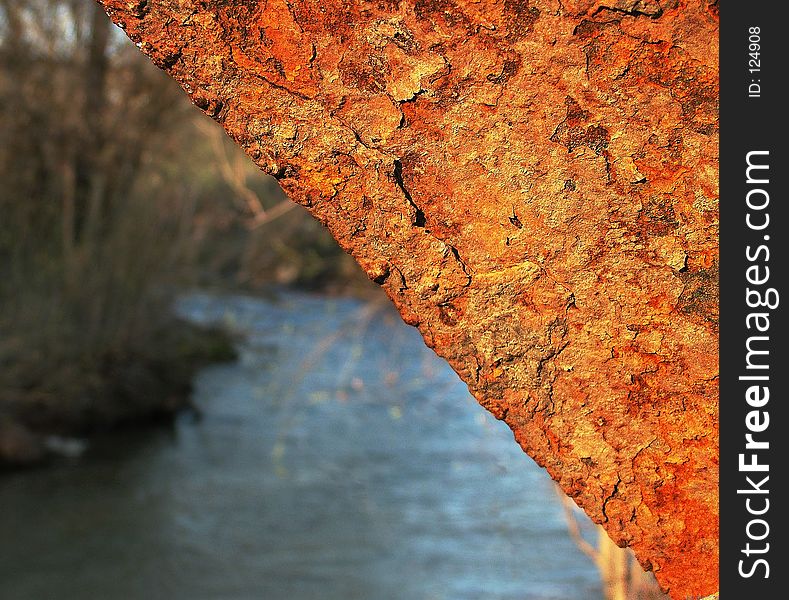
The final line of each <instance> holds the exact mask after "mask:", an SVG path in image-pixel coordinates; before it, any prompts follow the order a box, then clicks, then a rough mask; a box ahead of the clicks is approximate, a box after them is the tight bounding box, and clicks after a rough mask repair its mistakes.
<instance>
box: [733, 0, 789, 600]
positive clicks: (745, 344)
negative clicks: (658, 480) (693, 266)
mask: <svg viewBox="0 0 789 600" xmlns="http://www.w3.org/2000/svg"><path fill="white" fill-rule="evenodd" d="M781 6H782V5H781V4H779V3H778V2H774V3H771V2H766V1H764V0H761V1H755V2H744V3H743V2H739V3H734V2H729V3H727V4H726V5H725V6H721V10H720V36H721V37H720V61H721V62H720V86H721V87H720V98H721V112H720V134H721V146H720V149H721V155H720V172H721V175H720V182H721V200H720V215H721V233H720V236H721V237H720V264H721V269H720V293H721V295H720V308H721V312H720V367H721V377H720V423H721V433H720V444H721V453H720V456H721V464H720V476H721V484H720V524H721V546H720V550H721V555H720V569H721V598H723V600H740V599H743V600H748V599H750V598H781V597H786V593H787V592H786V591H785V590H786V589H787V588H789V582H787V581H786V571H787V567H786V566H785V565H784V564H783V560H782V558H783V556H785V552H786V547H785V545H784V544H785V543H786V542H789V538H787V531H786V519H785V517H784V514H785V513H784V511H785V510H786V508H787V497H786V496H787V495H786V493H784V492H783V491H782V490H785V489H786V488H787V486H786V482H785V481H784V480H783V478H784V476H785V473H784V466H783V463H784V461H787V460H789V452H787V441H788V440H789V431H785V428H786V426H787V404H788V403H789V397H788V396H787V389H786V388H787V386H786V379H787V377H788V376H789V365H788V364H787V362H786V360H785V356H786V351H785V348H784V345H785V344H786V343H787V336H786V333H787V326H786V325H787V319H786V316H785V315H786V311H787V307H786V306H784V304H789V295H784V293H786V294H789V289H787V287H786V285H785V282H786V281H787V265H788V264H789V253H788V252H787V246H788V245H789V235H788V234H787V233H786V232H784V227H785V225H786V224H787V223H788V221H787V217H786V204H787V202H789V196H787V194H786V179H787V178H789V173H787V170H786V167H787V162H786V159H787V153H786V144H785V142H784V143H783V144H782V143H781V142H782V139H784V138H785V137H786V122H785V120H784V119H783V116H782V112H786V109H784V111H781V110H780V109H779V107H781V106H784V107H785V106H787V99H786V98H784V97H783V89H784V87H785V85H784V84H785V79H786V75H787V68H786V63H785V59H786V55H785V52H784V49H783V46H784V44H786V43H787V41H789V35H788V34H787V33H786V28H785V26H784V25H783V23H782V21H783V19H782V18H781V16H780V14H779V12H777V9H778V8H779V7H781ZM749 163H750V165H751V166H752V168H751V169H750V171H748V167H749ZM768 219H769V222H768ZM768 270H769V271H768ZM768 276H769V277H768ZM749 348H750V351H751V353H750V356H749ZM764 351H767V352H769V354H766V353H764ZM768 393H769V399H766V396H767V394H768ZM768 419H769V423H767V420H768ZM748 435H750V436H751V437H750V438H748V437H747V436H748ZM749 443H750V445H751V447H750V448H749V447H748V444H749ZM764 444H769V448H766V447H764ZM765 478H767V479H765ZM760 513H761V514H760Z"/></svg>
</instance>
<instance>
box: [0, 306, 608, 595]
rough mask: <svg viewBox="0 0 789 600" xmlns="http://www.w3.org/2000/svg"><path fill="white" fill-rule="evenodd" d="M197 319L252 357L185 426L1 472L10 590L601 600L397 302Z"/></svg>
mask: <svg viewBox="0 0 789 600" xmlns="http://www.w3.org/2000/svg"><path fill="white" fill-rule="evenodd" d="M178 310H179V311H180V313H181V314H183V315H185V316H187V317H188V318H189V319H191V320H193V321H196V322H201V323H221V324H223V325H224V326H226V327H228V328H230V329H232V330H235V331H238V332H244V336H245V337H244V338H243V340H242V341H241V342H240V358H239V360H238V362H237V363H234V364H228V365H221V366H215V367H211V368H208V369H205V370H204V371H202V372H201V373H200V375H199V376H198V378H197V380H196V382H195V395H194V402H195V405H196V406H197V407H198V409H199V415H195V414H184V415H183V416H182V417H181V418H179V420H178V421H177V423H176V424H175V426H174V427H173V428H172V430H157V431H152V432H151V431H149V432H147V433H143V434H141V433H139V432H138V433H131V432H129V433H124V434H116V435H114V436H113V437H112V438H110V439H106V440H103V441H100V442H98V443H97V445H95V446H94V447H93V448H92V449H91V451H90V452H89V453H88V455H87V456H85V457H83V458H82V459H81V460H80V461H77V462H73V463H62V464H58V465H55V466H54V467H52V468H46V469H39V470H34V471H28V472H20V473H14V474H11V475H7V476H4V477H3V478H2V479H0V598H2V599H3V600H7V599H9V600H10V599H17V598H18V599H31V600H37V599H45V598H53V599H71V598H74V599H81V600H87V599H94V598H95V599H97V600H99V599H101V600H107V599H116V598H117V599H122V600H135V599H140V600H157V599H160V598H161V599H168V600H169V599H184V600H187V599H188V600H199V599H271V600H280V599H282V600H285V599H287V600H302V599H303V600H307V599H326V600H334V599H336V600H352V599H357V598H358V599H365V600H367V599H370V600H379V599H380V600H388V599H392V600H401V599H403V600H408V599H424V600H440V599H446V600H462V599H469V600H472V599H474V600H482V599H491V600H498V599H501V600H504V599H507V600H509V599H512V600H516V599H517V600H597V599H599V598H601V592H600V584H599V580H598V576H597V572H596V570H595V568H594V566H593V565H592V564H591V562H590V561H589V559H588V558H587V557H586V556H584V555H583V554H582V553H581V552H580V551H579V550H578V549H577V548H576V546H575V544H574V543H573V541H572V540H571V539H570V538H569V536H568V534H567V528H566V525H565V520H564V515H563V512H562V509H561V505H560V504H559V502H558V500H557V497H556V494H555V492H554V490H553V487H552V484H551V482H550V479H549V478H548V477H547V475H546V474H545V472H544V471H543V470H542V469H540V468H539V467H537V466H536V465H535V464H534V462H533V461H532V460H531V459H529V458H528V457H527V456H526V455H524V454H523V453H522V452H521V450H520V449H519V448H518V447H517V445H516V444H515V443H514V441H513V439H512V434H511V433H510V431H509V429H508V428H507V427H506V426H505V425H504V424H503V423H500V422H498V421H496V420H495V419H493V418H492V417H491V416H490V415H489V414H488V413H487V412H486V411H484V410H483V409H482V408H481V407H480V406H479V405H478V404H477V403H476V402H475V401H474V400H473V399H472V398H471V396H470V395H469V393H468V391H467V389H466V387H465V385H464V384H462V383H461V382H460V380H459V379H458V377H457V376H456V375H455V374H454V373H453V372H452V371H451V369H449V367H448V366H446V365H445V364H444V363H443V362H442V361H441V360H439V359H438V358H436V357H435V355H434V354H433V353H432V352H431V351H430V350H428V349H427V348H426V347H425V346H424V344H423V342H422V340H421V338H420V337H419V335H418V333H417V332H416V331H415V330H414V329H412V328H410V327H408V326H406V325H404V324H403V323H402V322H401V321H400V320H399V318H398V317H397V316H396V314H395V313H394V312H393V310H392V309H391V308H389V307H388V305H382V304H364V303H361V302H359V301H354V300H348V299H326V298H321V297H313V296H307V295H299V294H293V293H283V294H280V295H279V296H278V298H277V299H275V300H262V299H259V298H246V297H227V296H225V297H219V296H210V295H201V294H193V295H190V296H188V297H186V298H184V299H183V300H182V301H181V302H180V304H179V307H178Z"/></svg>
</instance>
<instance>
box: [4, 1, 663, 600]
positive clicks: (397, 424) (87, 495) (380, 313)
mask: <svg viewBox="0 0 789 600" xmlns="http://www.w3.org/2000/svg"><path fill="white" fill-rule="evenodd" d="M600 531H601V530H598V529H596V527H595V526H594V525H592V524H591V523H590V522H589V521H588V519H586V518H585V517H584V516H583V515H582V513H580V512H579V511H577V509H575V508H574V507H572V506H570V504H568V503H567V502H565V501H563V500H562V499H561V496H560V494H557V493H556V491H555V489H554V487H553V484H552V483H551V482H550V479H549V478H548V477H547V475H546V474H545V473H544V472H543V471H542V469H540V468H538V467H537V466H536V465H535V464H534V463H533V462H532V461H531V459H529V458H528V457H527V456H525V455H524V454H523V453H522V452H521V451H520V449H519V448H518V447H517V446H516V444H515V443H514V441H513V439H512V435H511V433H510V432H509V430H508V429H507V427H506V426H505V425H503V424H502V423H500V422H498V421H496V420H495V419H493V418H492V417H491V416H490V415H489V414H488V413H486V412H485V411H484V410H483V409H482V408H481V407H479V406H478V405H477V403H476V402H475V401H474V400H473V399H472V398H471V397H470V396H469V394H468V391H467V390H466V388H465V386H464V385H463V384H462V383H461V382H460V381H459V379H458V378H457V376H456V375H455V374H454V373H453V372H452V371H451V370H450V369H449V367H448V366H446V365H445V364H444V363H443V362H442V361H440V360H439V359H437V358H436V357H435V356H434V355H433V354H432V352H430V351H429V350H427V349H426V348H425V346H424V344H423V343H422V340H421V338H420V337H419V335H418V333H417V332H416V331H415V330H413V329H411V328H409V327H407V326H406V325H404V324H403V323H402V322H401V321H400V319H399V318H398V316H397V315H396V313H395V312H394V310H393V309H392V308H391V307H390V305H389V303H388V301H387V300H386V298H385V297H383V295H382V293H381V292H380V290H379V289H378V288H377V286H375V285H373V284H371V283H370V282H369V281H367V279H366V277H365V276H364V274H363V273H362V272H361V271H360V270H359V269H358V267H357V266H356V265H355V263H354V262H353V261H352V259H350V258H349V257H348V256H346V255H345V254H344V253H343V252H342V251H341V250H340V249H339V248H338V247H337V246H336V244H335V243H334V241H333V240H332V239H331V236H330V235H329V234H328V232H327V231H326V230H325V229H323V228H322V226H320V225H319V224H318V223H317V222H316V221H314V220H313V219H312V218H311V217H309V215H308V214H307V213H306V212H305V211H304V210H303V209H302V208H300V207H298V206H296V205H294V204H293V203H291V202H290V201H288V200H287V199H286V198H284V197H283V195H282V193H281V191H280V190H279V188H278V186H277V184H276V182H275V181H274V180H272V179H270V178H268V177H266V176H265V175H263V174H262V173H260V172H259V171H257V169H256V168H255V167H254V165H253V164H252V163H251V161H250V160H248V159H247V157H246V156H245V155H244V154H243V153H242V152H241V150H240V149H238V148H236V147H235V146H234V145H233V144H232V143H231V142H230V141H229V140H228V139H227V138H226V136H225V135H224V133H223V132H222V131H221V129H220V128H219V127H218V126H217V125H216V124H215V123H213V122H212V121H210V120H209V119H208V118H207V117H205V116H204V115H203V114H202V113H201V112H200V111H199V110H197V109H195V108H194V107H193V106H192V105H191V104H190V102H189V99H188V98H187V96H186V95H185V94H184V93H183V92H182V91H181V90H180V88H179V87H178V86H177V84H175V82H173V81H171V80H169V79H168V78H167V77H166V76H165V75H164V74H163V73H161V72H160V71H158V70H157V69H156V68H155V67H154V66H153V65H152V64H150V63H149V62H148V60H147V59H146V58H144V57H143V56H142V55H141V54H140V53H139V52H138V51H137V49H136V48H135V47H134V45H133V44H132V43H131V42H130V41H129V40H128V39H126V38H125V37H124V36H123V34H122V33H121V32H120V31H119V30H117V29H116V28H114V27H113V26H112V25H111V24H110V22H109V20H108V19H107V17H106V16H105V15H104V13H103V12H101V10H99V9H98V8H97V5H95V4H94V2H93V1H92V0H0V598H2V599H3V600H5V599H17V598H19V599H27V598H30V599H38V598H79V599H92V598H97V599H108V598H121V599H135V598H153V599H158V598H168V599H169V598H184V599H186V598H188V599H193V598H195V599H197V598H206V599H213V598H241V599H245V598H271V599H279V598H288V599H290V598H293V599H301V598H305V599H306V598H327V599H334V598H337V599H343V600H346V599H352V598H364V599H367V598H374V599H379V598H380V599H388V598H392V599H410V598H424V599H444V598H446V599H457V598H469V599H487V598H491V599H534V600H554V599H555V600H562V599H592V600H595V599H603V598H606V599H610V600H633V599H636V598H642V599H649V598H659V597H661V596H660V594H659V592H658V591H657V590H656V587H655V584H654V581H653V579H652V578H651V576H647V575H645V574H643V573H642V572H641V570H640V568H639V567H638V565H637V564H636V563H635V561H634V560H633V559H632V557H631V555H630V554H629V553H627V552H626V551H623V550H620V549H619V548H616V547H615V546H614V545H613V544H611V543H610V541H608V538H607V537H606V536H605V535H604V534H601V533H600Z"/></svg>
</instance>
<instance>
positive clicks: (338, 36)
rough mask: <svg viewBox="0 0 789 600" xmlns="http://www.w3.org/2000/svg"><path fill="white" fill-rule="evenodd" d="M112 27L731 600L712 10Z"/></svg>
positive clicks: (442, 346) (149, 11)
mask: <svg viewBox="0 0 789 600" xmlns="http://www.w3.org/2000/svg"><path fill="white" fill-rule="evenodd" d="M102 3H103V4H104V5H105V7H106V9H107V11H108V13H109V15H110V17H111V18H112V19H113V20H114V21H115V22H116V23H117V24H119V25H120V26H121V27H122V28H124V29H125V30H126V32H127V34H128V35H129V37H131V38H132V39H133V40H134V41H135V42H137V43H138V45H139V46H140V48H141V50H142V51H143V52H144V53H146V54H147V55H148V56H150V57H151V59H152V60H153V61H154V62H155V63H156V64H157V65H158V66H160V67H161V68H163V69H166V70H167V71H168V72H169V73H170V75H172V76H173V77H174V78H175V79H177V80H178V81H179V82H180V84H181V85H182V86H183V88H184V90H186V92H187V93H188V94H189V95H190V96H191V97H192V99H193V101H194V103H195V104H196V105H197V106H198V107H199V108H200V109H202V110H203V111H205V112H206V113H207V114H208V115H210V116H211V117H212V118H213V119H215V120H216V121H217V122H219V123H220V124H221V125H222V126H223V127H224V128H225V130H226V131H227V132H228V134H229V135H230V136H231V137H232V138H233V139H234V140H235V141H236V142H237V143H238V144H239V145H240V146H242V147H243V148H244V149H245V150H246V152H247V153H248V154H249V156H250V157H251V158H252V159H253V160H254V161H255V162H256V163H257V165H259V166H260V168H261V169H263V170H264V171H266V172H268V173H270V174H272V175H273V176H274V177H276V178H277V179H278V180H279V182H280V184H281V185H282V187H283V189H284V190H285V192H286V193H287V194H288V195H289V197H290V198H292V199H293V200H295V201H297V202H299V203H301V204H303V205H304V206H306V207H307V208H308V209H309V210H310V211H311V212H312V214H313V215H314V216H315V217H316V218H318V219H319V220H320V221H321V222H323V223H324V224H326V226H327V227H329V229H330V230H331V232H332V234H333V235H334V237H335V238H336V239H337V240H338V241H339V243H340V244H341V245H342V247H343V248H344V249H345V250H346V251H348V252H350V253H351V254H352V255H353V256H354V257H355V258H356V260H357V261H358V262H359V264H360V265H361V266H362V267H363V268H364V269H365V270H366V271H367V273H368V274H369V275H370V277H371V279H373V280H374V281H376V282H377V283H378V284H379V285H381V286H382V287H383V288H384V289H385V290H386V292H387V293H388V295H389V296H390V298H391V299H392V300H393V302H394V303H395V304H396V306H397V307H398V309H399V311H400V313H401V314H402V316H403V318H404V319H405V321H406V322H408V323H410V324H412V325H416V326H418V327H419V329H420V331H421V333H422V335H423V336H424V339H425V341H426V342H427V344H428V345H429V346H430V347H431V348H434V349H435V351H436V352H437V353H438V354H440V355H441V356H443V357H444V358H446V359H447V361H449V363H450V364H451V365H452V367H453V368H454V369H455V370H456V371H457V373H458V374H459V375H460V376H461V378H463V380H464V381H465V382H466V383H467V384H468V386H469V388H470V390H471V392H472V393H473V394H474V395H475V396H476V398H477V399H478V400H479V402H480V403H481V404H482V405H483V406H484V407H485V408H487V409H488V410H490V411H491V412H493V413H494V414H495V415H496V416H497V417H499V418H501V419H504V420H505V421H506V422H507V423H508V424H509V426H510V427H511V428H512V430H513V432H514V434H515V439H516V440H517V442H518V443H519V444H520V445H521V446H522V447H523V449H524V450H525V451H526V452H527V453H529V455H531V456H532V457H533V458H534V459H535V460H536V461H537V462H538V463H539V464H541V465H543V466H544V467H545V468H546V469H547V470H548V471H549V472H550V474H551V475H552V476H553V477H554V479H556V480H557V481H558V482H559V483H560V485H561V486H562V488H563V489H564V491H565V492H566V493H567V494H569V495H570V496H571V497H572V498H573V499H574V500H575V501H576V502H577V503H578V504H579V505H580V506H581V507H582V508H583V509H584V510H585V511H586V512H587V513H588V514H589V515H590V516H591V517H592V519H593V520H595V521H597V522H599V523H603V524H604V526H605V528H606V530H607V531H608V533H609V534H610V535H611V537H612V538H613V539H614V540H615V541H616V542H617V543H619V544H620V545H628V546H630V547H632V548H633V549H634V551H635V552H636V555H637V556H638V558H639V560H640V561H641V563H642V564H643V565H644V566H645V567H647V568H652V569H654V570H655V573H656V575H657V578H658V581H659V582H660V583H661V584H662V585H663V586H664V587H665V588H667V589H669V590H670V593H671V595H672V597H674V598H685V597H690V596H694V597H698V596H704V595H708V594H711V593H712V592H714V591H715V590H716V589H717V570H718V565H717V560H718V558H717V545H718V521H717V514H718V505H717V503H718V497H717V489H718V469H717V461H718V446H717V439H718V437H717V431H718V421H717V402H718V400H717V399H718V394H717V385H718V371H717V369H718V364H717V341H718V337H717V336H718V331H717V318H718V317H717V314H718V312H717V311H718V300H717V298H718V284H717V272H718V271H717V269H718V258H717V257H718V242H717V240H718V228H717V217H718V210H717V207H718V205H717V198H718V189H717V181H718V155H717V143H718V137H717V131H718V129H717V127H718V62H717V61H718V57H717V32H718V25H717V18H718V15H717V2H713V1H709V0H636V1H633V0H617V1H611V0H608V2H606V3H600V2H598V1H597V0H560V1H555V0H527V1H512V0H504V1H492V0H482V1H474V2H472V1H467V0H454V1H453V0H408V1H402V2H401V1H397V0H379V1H376V2H362V1H351V0H324V1H323V2H321V3H310V2H306V1H304V0H291V1H289V2H284V1H282V0H270V1H263V0H260V1H257V0H211V1H208V0H146V1H143V2H140V1H129V0H102Z"/></svg>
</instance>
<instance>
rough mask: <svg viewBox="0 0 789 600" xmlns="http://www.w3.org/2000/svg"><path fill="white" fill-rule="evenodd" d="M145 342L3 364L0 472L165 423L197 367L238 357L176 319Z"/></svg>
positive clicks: (214, 334)
mask: <svg viewBox="0 0 789 600" xmlns="http://www.w3.org/2000/svg"><path fill="white" fill-rule="evenodd" d="M147 339H148V342H147V343H146V344H145V345H144V346H142V347H141V346H139V345H134V346H128V347H123V346H118V347H115V348H113V349H112V350H111V351H110V350H108V351H105V352H104V353H102V354H101V355H100V356H95V357H92V359H91V360H85V359H82V360H68V361H63V362H61V363H59V364H55V365H53V364H50V363H45V362H43V361H36V360H35V358H36V357H35V355H34V354H32V355H31V354H28V355H27V356H18V357H16V359H15V360H11V361H9V362H8V363H7V364H4V365H3V369H4V372H3V378H4V379H6V382H5V385H3V386H2V389H0V468H14V467H16V468H20V467H29V466H34V465H39V464H42V463H45V462H47V461H48V460H49V459H51V458H54V457H57V456H59V455H66V456H74V455H78V454H80V453H81V452H82V450H83V449H84V448H85V447H86V444H87V440H88V439H89V438H90V437H91V436H93V435H95V434H98V433H103V432H107V431H110V430H113V429H117V428H123V427H131V426H134V427H146V426H150V425H152V424H156V423H162V422H165V423H166V422H169V421H171V420H172V418H173V417H174V415H176V414H177V413H178V412H179V411H180V410H182V409H184V408H186V407H188V406H189V405H190V395H191V391H192V380H193V378H194V376H195V374H196V373H197V371H198V370H199V369H201V368H203V367H205V366H206V365H209V364H212V363H221V362H227V361H231V360H233V359H234V358H235V356H236V353H235V350H234V346H233V340H232V338H231V336H230V335H229V334H228V333H226V332H225V331H223V330H221V329H219V328H217V327H199V326H197V325H195V324H193V323H189V322H186V321H184V320H182V319H179V318H176V317H166V318H163V319H162V320H161V322H160V323H159V324H157V326H156V328H155V329H154V330H152V331H151V332H150V333H149V334H148V335H147ZM9 382H13V384H11V383H9ZM14 384H15V385H14Z"/></svg>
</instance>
